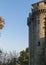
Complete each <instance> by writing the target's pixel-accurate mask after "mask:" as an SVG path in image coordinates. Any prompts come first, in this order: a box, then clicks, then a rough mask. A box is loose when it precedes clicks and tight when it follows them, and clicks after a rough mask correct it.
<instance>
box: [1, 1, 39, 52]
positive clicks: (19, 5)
mask: <svg viewBox="0 0 46 65" xmlns="http://www.w3.org/2000/svg"><path fill="white" fill-rule="evenodd" d="M37 1H40V0H0V16H2V17H3V18H4V19H5V25H4V28H3V29H2V30H0V32H1V36H0V48H3V49H4V50H5V51H13V50H16V51H17V52H19V51H21V50H23V49H25V48H26V47H28V27H27V17H28V14H29V12H31V4H32V3H35V2H37Z"/></svg>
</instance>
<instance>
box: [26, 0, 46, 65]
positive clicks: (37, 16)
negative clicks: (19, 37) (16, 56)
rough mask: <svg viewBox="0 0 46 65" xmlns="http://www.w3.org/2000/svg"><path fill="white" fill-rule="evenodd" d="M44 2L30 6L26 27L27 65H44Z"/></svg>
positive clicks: (45, 4) (45, 3) (45, 7)
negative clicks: (27, 31)
mask: <svg viewBox="0 0 46 65" xmlns="http://www.w3.org/2000/svg"><path fill="white" fill-rule="evenodd" d="M45 17H46V0H44V1H40V2H37V3H34V4H32V12H31V13H29V17H28V19H27V25H28V27H29V55H30V56H29V65H45V62H46V52H45V49H46V47H44V46H45V21H46V20H45ZM44 61H45V62H44Z"/></svg>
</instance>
